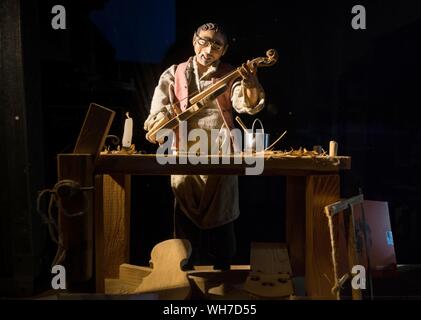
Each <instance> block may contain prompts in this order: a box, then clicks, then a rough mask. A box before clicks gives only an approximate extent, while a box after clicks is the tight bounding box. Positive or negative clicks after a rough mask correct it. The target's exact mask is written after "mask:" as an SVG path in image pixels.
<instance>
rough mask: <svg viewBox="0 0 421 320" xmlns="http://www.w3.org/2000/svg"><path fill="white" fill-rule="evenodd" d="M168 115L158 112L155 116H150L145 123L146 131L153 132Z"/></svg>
mask: <svg viewBox="0 0 421 320" xmlns="http://www.w3.org/2000/svg"><path fill="white" fill-rule="evenodd" d="M165 116H166V114H165V113H164V112H162V111H161V112H158V113H157V114H155V115H153V116H149V118H148V120H147V121H145V125H144V129H145V130H146V131H151V130H152V129H154V128H155V127H156V126H157V125H158V124H159V122H160V121H161V120H162V119H163V118H165Z"/></svg>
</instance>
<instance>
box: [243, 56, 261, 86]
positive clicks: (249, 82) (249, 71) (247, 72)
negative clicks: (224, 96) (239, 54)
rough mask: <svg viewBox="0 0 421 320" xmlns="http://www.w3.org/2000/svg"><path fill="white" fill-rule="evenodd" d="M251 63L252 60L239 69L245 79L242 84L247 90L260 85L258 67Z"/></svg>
mask: <svg viewBox="0 0 421 320" xmlns="http://www.w3.org/2000/svg"><path fill="white" fill-rule="evenodd" d="M249 62H250V60H248V61H247V63H243V64H242V66H241V67H240V69H239V72H240V74H241V76H242V77H243V81H242V84H243V85H244V86H245V87H246V88H255V87H256V86H257V83H258V80H257V67H256V66H254V65H253V64H251V63H249Z"/></svg>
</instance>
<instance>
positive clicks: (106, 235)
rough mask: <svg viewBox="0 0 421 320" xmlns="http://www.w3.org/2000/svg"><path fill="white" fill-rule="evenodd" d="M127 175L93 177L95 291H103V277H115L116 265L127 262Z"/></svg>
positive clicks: (128, 255) (116, 272)
mask: <svg viewBox="0 0 421 320" xmlns="http://www.w3.org/2000/svg"><path fill="white" fill-rule="evenodd" d="M130 185H131V176H130V175H124V174H113V175H97V176H96V177H95V187H96V190H95V198H96V199H95V205H96V206H95V244H96V246H95V248H96V255H95V257H96V261H95V262H96V290H97V292H104V290H105V287H104V279H107V278H110V279H116V278H118V277H119V267H120V265H121V264H123V263H129V262H130V261H129V260H130V251H129V250H130V192H131V188H130Z"/></svg>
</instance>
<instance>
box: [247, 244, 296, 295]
mask: <svg viewBox="0 0 421 320" xmlns="http://www.w3.org/2000/svg"><path fill="white" fill-rule="evenodd" d="M250 266H251V272H250V274H249V276H248V277H247V280H246V282H245V284H244V289H245V290H246V291H248V292H250V293H252V294H254V295H256V296H260V297H268V298H278V297H285V296H290V295H291V294H293V291H294V289H293V285H292V280H291V265H290V262H289V257H288V250H287V247H286V245H285V244H283V243H270V242H260V243H259V242H253V243H252V244H251V256H250Z"/></svg>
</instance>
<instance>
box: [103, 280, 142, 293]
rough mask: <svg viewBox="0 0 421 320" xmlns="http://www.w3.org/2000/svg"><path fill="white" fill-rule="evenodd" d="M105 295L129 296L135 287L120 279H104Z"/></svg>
mask: <svg viewBox="0 0 421 320" xmlns="http://www.w3.org/2000/svg"><path fill="white" fill-rule="evenodd" d="M104 284H105V293H106V294H129V293H132V292H134V291H135V290H136V287H137V285H133V284H131V283H128V282H126V281H123V280H121V279H105V282H104Z"/></svg>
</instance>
